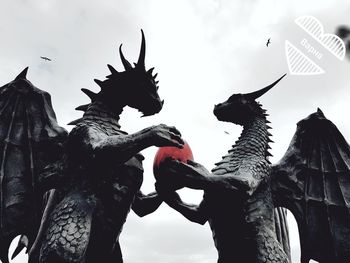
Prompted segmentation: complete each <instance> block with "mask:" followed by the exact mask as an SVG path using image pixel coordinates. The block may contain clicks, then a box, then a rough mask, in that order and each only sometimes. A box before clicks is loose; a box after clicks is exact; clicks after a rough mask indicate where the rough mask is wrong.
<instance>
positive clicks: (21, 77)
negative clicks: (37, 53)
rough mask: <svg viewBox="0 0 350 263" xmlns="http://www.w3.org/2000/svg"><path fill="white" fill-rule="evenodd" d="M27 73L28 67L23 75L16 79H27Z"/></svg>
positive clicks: (20, 74) (23, 71)
mask: <svg viewBox="0 0 350 263" xmlns="http://www.w3.org/2000/svg"><path fill="white" fill-rule="evenodd" d="M27 72H28V67H26V68H25V69H23V70H22V72H21V73H19V74H18V76H17V77H16V78H15V79H17V80H18V79H26V78H27Z"/></svg>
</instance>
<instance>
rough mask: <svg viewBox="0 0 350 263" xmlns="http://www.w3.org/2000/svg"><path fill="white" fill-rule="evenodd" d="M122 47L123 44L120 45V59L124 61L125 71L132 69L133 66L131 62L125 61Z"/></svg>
mask: <svg viewBox="0 0 350 263" xmlns="http://www.w3.org/2000/svg"><path fill="white" fill-rule="evenodd" d="M122 45H123V44H120V46H119V55H120V58H121V60H122V63H123V66H124V68H125V70H129V69H132V66H131V64H130V62H129V61H127V60H126V59H125V57H124V55H123V51H122Z"/></svg>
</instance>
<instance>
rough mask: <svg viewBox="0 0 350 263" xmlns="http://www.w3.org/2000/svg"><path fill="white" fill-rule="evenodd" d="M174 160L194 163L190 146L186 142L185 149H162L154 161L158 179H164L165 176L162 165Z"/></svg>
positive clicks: (154, 169)
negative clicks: (169, 159)
mask: <svg viewBox="0 0 350 263" xmlns="http://www.w3.org/2000/svg"><path fill="white" fill-rule="evenodd" d="M167 158H172V159H174V160H178V161H181V162H184V163H187V161H188V160H191V161H193V154H192V151H191V148H190V146H189V145H188V143H187V142H186V141H185V143H184V146H183V148H177V147H160V148H159V149H158V151H157V153H156V156H155V157H154V161H153V174H154V176H155V178H156V179H158V178H159V177H164V176H165V175H163V174H161V172H160V171H161V170H160V169H159V167H160V166H161V165H162V162H163V161H164V160H165V159H167Z"/></svg>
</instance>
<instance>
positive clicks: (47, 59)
mask: <svg viewBox="0 0 350 263" xmlns="http://www.w3.org/2000/svg"><path fill="white" fill-rule="evenodd" d="M40 58H42V59H43V60H46V61H51V59H49V58H48V57H40Z"/></svg>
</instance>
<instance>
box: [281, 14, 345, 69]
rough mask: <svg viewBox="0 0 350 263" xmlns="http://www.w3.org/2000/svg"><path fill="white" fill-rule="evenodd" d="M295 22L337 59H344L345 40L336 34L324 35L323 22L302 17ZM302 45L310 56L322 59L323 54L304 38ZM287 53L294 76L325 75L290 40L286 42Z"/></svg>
mask: <svg viewBox="0 0 350 263" xmlns="http://www.w3.org/2000/svg"><path fill="white" fill-rule="evenodd" d="M294 22H295V23H296V24H297V25H298V26H299V27H300V28H302V29H303V30H304V31H305V32H307V33H308V35H310V36H311V37H312V38H313V39H315V40H316V41H317V42H318V43H319V44H320V45H322V46H323V47H324V48H325V49H326V50H328V51H329V52H330V53H331V54H332V55H334V56H335V57H336V58H337V59H339V60H341V61H342V60H343V59H344V57H345V53H346V48H345V44H344V42H343V40H341V39H340V38H339V37H338V36H336V35H334V34H329V33H324V28H323V26H322V24H321V22H320V21H319V20H317V19H316V18H315V17H313V16H301V17H298V18H297V19H296V20H295V21H294ZM300 44H301V45H302V46H304V47H305V48H306V50H307V53H308V54H310V55H313V56H314V57H316V58H317V59H318V60H321V59H322V57H323V54H322V53H321V52H319V51H318V50H317V49H316V48H314V47H313V46H311V44H309V42H308V41H307V39H305V38H304V39H303V40H302V41H301V42H300ZM285 52H286V57H287V63H288V67H289V71H290V73H291V74H292V75H318V74H323V73H325V71H324V70H323V69H322V68H321V67H320V66H319V65H317V64H316V63H315V61H314V60H312V59H311V58H310V57H308V56H307V55H306V54H305V53H303V52H302V51H301V50H300V49H298V48H297V47H296V46H295V45H293V44H292V43H291V42H289V41H288V40H286V41H285Z"/></svg>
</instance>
